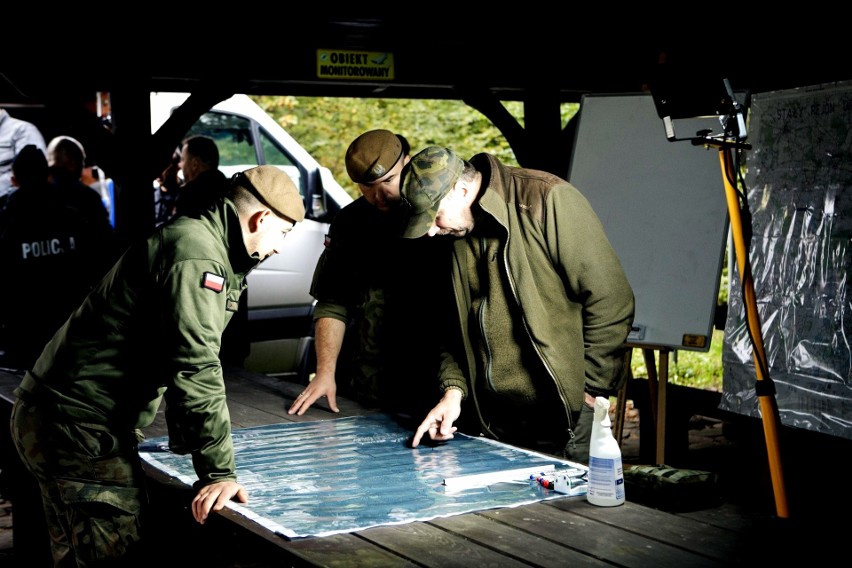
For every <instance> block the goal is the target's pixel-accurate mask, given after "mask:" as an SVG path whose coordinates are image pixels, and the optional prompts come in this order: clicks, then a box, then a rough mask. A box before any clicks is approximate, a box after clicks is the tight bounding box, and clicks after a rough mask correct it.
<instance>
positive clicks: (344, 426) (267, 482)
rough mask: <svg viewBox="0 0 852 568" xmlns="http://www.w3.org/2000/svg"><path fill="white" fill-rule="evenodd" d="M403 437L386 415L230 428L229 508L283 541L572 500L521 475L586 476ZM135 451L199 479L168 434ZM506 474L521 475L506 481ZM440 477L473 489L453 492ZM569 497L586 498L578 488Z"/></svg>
mask: <svg viewBox="0 0 852 568" xmlns="http://www.w3.org/2000/svg"><path fill="white" fill-rule="evenodd" d="M411 435H412V432H411V431H410V430H408V429H406V428H403V427H401V426H400V425H398V424H397V423H396V422H395V421H394V420H393V418H392V417H390V416H386V415H370V416H354V417H349V418H338V419H334V420H322V421H314V422H294V423H287V424H271V425H268V426H259V427H256V428H242V429H235V430H234V431H233V432H232V436H233V440H234V451H235V458H236V463H237V476H238V478H239V482H240V483H241V484H242V485H243V486H244V487H245V488H246V490H247V491H248V493H249V502H248V503H246V504H239V503H235V502H232V503H229V507H231V508H232V509H233V510H234V511H236V512H238V513H240V514H242V515H244V516H245V517H247V518H249V519H251V520H252V521H254V522H257V523H258V524H260V525H262V526H263V527H265V528H267V529H268V530H270V531H272V532H274V533H276V534H280V535H282V536H285V537H288V538H295V537H306V536H328V535H333V534H338V533H345V532H352V531H358V530H362V529H366V528H369V527H375V526H380V525H392V524H403V523H409V522H412V521H427V520H430V519H434V518H439V517H449V516H452V515H459V514H462V513H469V512H473V511H480V510H485V509H494V508H500V507H517V506H520V505H525V504H528V503H534V502H536V501H543V500H548V499H556V498H570V497H569V496H568V495H566V494H564V493H558V492H556V491H553V490H550V489H546V488H545V487H543V486H542V485H541V484H539V483H538V482H536V481H535V480H530V479H529V475H530V474H534V473H535V472H538V471H539V470H541V471H545V470H548V469H550V470H552V469H554V468H555V469H556V470H560V469H562V470H564V469H572V468H580V469H583V470H585V469H586V467H585V466H583V465H580V464H577V463H574V462H569V461H562V460H558V459H556V458H554V457H553V456H548V455H546V454H539V453H536V452H530V451H527V450H524V449H521V448H517V447H514V446H509V445H507V444H503V443H500V442H495V441H493V440H488V439H485V438H476V437H472V436H467V435H464V434H458V433H457V434H456V435H455V438H454V439H453V440H450V441H449V442H446V443H444V444H438V445H434V446H433V445H426V444H422V443H421V444H420V445H419V446H418V447H417V448H411V447H410V446H409V440H410V438H411ZM139 450H140V455H141V456H142V459H143V460H145V461H146V462H147V463H149V464H150V465H151V466H153V467H155V468H157V469H158V470H160V471H162V472H164V473H166V474H167V475H170V476H172V477H174V478H176V479H178V480H180V481H182V482H184V483H186V484H187V485H189V486H191V485H192V484H193V483H194V482H195V481H196V480H197V479H198V478H197V477H196V475H195V472H194V470H193V468H192V460H191V458H190V457H189V456H180V455H176V454H173V453H172V452H170V451H169V449H168V439H167V438H166V437H162V438H152V439H150V440H146V441H145V442H143V443H142V444H140V446H139ZM527 471H529V474H527V473H526V472H527ZM501 472H502V473H503V475H502V476H501ZM505 472H511V473H512V474H514V475H515V476H516V477H517V476H522V477H518V478H517V479H514V478H513V479H511V480H506V479H505ZM518 472H523V473H518ZM467 476H470V477H467ZM445 479H453V480H456V481H458V480H463V479H473V480H479V481H480V483H474V484H470V483H467V484H465V483H456V484H455V485H454V486H455V487H462V489H454V488H453V487H452V485H453V484H448V485H450V486H448V485H445V484H444V480H445ZM471 485H473V486H471ZM576 494H577V495H580V494H585V488H584V486H582V484H581V486H580V487H579V488H578V490H577V492H576Z"/></svg>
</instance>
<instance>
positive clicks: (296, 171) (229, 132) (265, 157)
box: [187, 111, 307, 195]
mask: <svg viewBox="0 0 852 568" xmlns="http://www.w3.org/2000/svg"><path fill="white" fill-rule="evenodd" d="M195 134H201V135H203V136H209V137H210V138H212V139H213V140H214V141H215V142H216V146H217V147H218V148H219V169H220V170H222V173H224V174H225V176H226V177H231V176H232V175H233V174H235V173H236V172H241V171H243V170H247V169H248V168H253V167H254V166H257V165H263V164H268V165H272V166H278V167H279V168H281V169H282V170H284V171H285V172H287V174H288V175H289V176H290V177H291V178H292V180H293V182H294V183H295V184H296V185H297V186H298V187H299V192H300V193H301V194H302V195H305V192H306V191H307V188H306V187H305V184H306V183H307V182H306V180H305V176H304V175H303V173H302V171H301V169H300V168H299V166H298V164H296V163H295V162H294V161H293V160H292V159H290V157H289V156H288V155H287V154H286V153H285V152H284V150H283V149H282V148H281V147H280V146H279V145H278V144H277V143H276V142H275V140H274V139H273V138H272V136H270V135H269V134H268V133H267V132H266V131H264V130H263V129H262V128H258V136H259V138H260V147H261V148H260V150H261V152H260V154H259V153H258V149H257V148H256V147H255V138H254V135H253V133H252V121H251V120H250V119H248V118H245V117H242V116H236V115H233V114H225V113H221V112H216V111H210V112H206V113H204V114H203V115H201V118H199V119H198V121H197V122H196V123H195V124H194V125H193V126H192V128H190V130H189V132H188V133H187V136H190V135H195Z"/></svg>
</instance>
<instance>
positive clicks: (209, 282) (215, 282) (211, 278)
mask: <svg viewBox="0 0 852 568" xmlns="http://www.w3.org/2000/svg"><path fill="white" fill-rule="evenodd" d="M201 287H202V288H207V289H208V290H213V291H214V292H217V293H218V292H221V291H222V290H224V289H225V277H224V276H219V275H218V274H213V273H212V272H205V273H204V278H203V279H202V280H201Z"/></svg>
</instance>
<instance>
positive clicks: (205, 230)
mask: <svg viewBox="0 0 852 568" xmlns="http://www.w3.org/2000/svg"><path fill="white" fill-rule="evenodd" d="M258 262H259V259H258V258H256V257H252V256H250V255H249V254H248V252H247V250H246V247H245V244H244V241H243V237H242V231H241V229H240V223H239V218H238V217H237V213H236V209H235V208H234V205H233V203H232V202H231V201H230V200H229V199H223V200H222V201H220V202H219V203H217V204H216V206H215V208H212V209H210V210H208V211H206V212H204V213H203V214H201V215H200V216H198V217H189V216H182V217H179V218H176V219H175V220H173V221H172V222H170V223H166V224H163V225H161V226H160V227H158V228H157V229H156V230H155V231H154V233H153V234H152V235H151V236H150V237H149V238H148V239H147V240H144V241H142V242H140V243H138V244H136V245H134V246H131V247H130V248H129V249H128V250H127V251H126V252H125V253H124V255H123V256H122V257H121V258H120V259H119V261H118V262H117V263H116V264H115V266H114V267H113V268H112V269H111V270H110V271H109V272H108V273H107V275H106V276H105V277H104V279H103V280H102V281H101V282H100V284H99V285H98V286H97V287H96V288H95V289H94V291H93V292H92V293H91V294H89V296H88V297H87V298H86V300H85V301H84V302H83V304H82V305H81V306H80V307H79V308H78V309H77V310H76V311H75V312H74V313H73V314H72V315H71V317H70V319H68V320H67V321H66V323H65V324H64V325H63V327H62V328H60V329H59V331H58V332H57V333H56V335H55V336H54V337H53V339H52V340H51V341H50V342H49V343H48V344H47V346H46V347H45V349H44V351H43V352H42V355H41V357H40V358H39V359H38V360H37V361H36V363H35V365H34V367H33V370H32V371H31V372H29V373H27V374H26V375H25V377H24V380H23V382H22V384H21V387H20V388H19V389H18V393H19V396H21V397H22V398H23V399H24V400H31V401H35V402H36V403H39V402H43V403H46V404H50V405H51V406H52V407H53V408H55V409H56V411H57V412H58V413H60V414H61V415H64V416H66V417H68V418H70V419H72V420H77V421H86V422H94V423H98V424H106V425H109V426H111V427H112V429H113V430H114V431H117V432H122V431H132V430H133V429H134V428H143V427H145V426H148V425H150V424H151V422H152V421H153V420H154V417H155V415H156V412H157V409H158V408H159V406H160V402H161V399H162V398H163V396H165V400H166V412H165V414H166V421H167V424H168V431H169V445H170V447H171V449H172V450H173V451H175V452H177V453H180V454H187V453H189V454H192V459H193V464H194V467H195V471H196V473H197V474H198V478H199V481H198V483H197V485H199V486H201V485H206V484H209V483H212V482H214V481H220V480H222V479H236V473H235V464H234V452H233V445H232V442H231V425H230V417H229V414H228V407H227V406H226V404H225V384H224V380H223V376H222V367H221V364H220V362H219V347H220V343H221V338H222V332H223V331H224V329H225V325H226V324H227V323H228V321H229V320H230V318H231V316H232V315H233V313H234V312H235V311H236V310H237V307H238V304H239V298H240V295H241V294H242V293H243V291H244V289H245V287H246V275H247V274H248V272H249V271H250V270H251V269H252V268H254V267H255V266H256V265H257V263H258Z"/></svg>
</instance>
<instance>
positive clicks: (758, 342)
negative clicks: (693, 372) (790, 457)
mask: <svg viewBox="0 0 852 568" xmlns="http://www.w3.org/2000/svg"><path fill="white" fill-rule="evenodd" d="M719 160H720V162H721V164H722V179H723V181H724V183H725V196H726V198H727V200H728V214H729V215H730V218H731V232H732V234H733V238H734V248H735V250H736V255H737V268H738V269H739V271H740V277H741V278H742V282H743V299H744V301H745V305H746V311H747V317H746V323H747V325H748V327H749V330H750V331H751V337H752V339H753V344H754V361H755V364H754V367H755V369H756V372H757V380H758V381H763V380H767V379H768V377H765V376H764V374H763V373H764V368H763V365H761V364H760V361H767V359H766V352H765V351H764V348H763V331H762V329H761V326H760V314H759V313H758V311H757V300H756V298H755V295H754V282H753V280H752V277H751V271H750V270H749V271H748V272H746V270H745V267H746V259H747V258H748V256H747V255H748V249H747V248H746V244H745V239H744V237H743V230H742V218H741V216H740V206H739V199H738V196H737V192H736V189H735V188H734V187H733V186H732V185H731V181H730V179H729V177H728V172H731V174H732V175H733V171H732V167H731V157H730V155H729V154H728V152H726V151H725V148H724V147H723V148H721V149H720V150H719ZM766 372H767V373H768V372H769V369H768V362H767V369H766ZM758 401H759V402H760V414H761V418H762V421H763V433H764V436H765V438H766V451H767V454H768V456H769V472H770V475H771V476H772V487H773V490H774V493H775V508H776V512H777V514H778V516H779V517H781V518H784V519H786V518H788V517H789V511H788V509H787V494H786V491H785V489H784V474H783V471H782V468H781V455H780V453H779V450H778V422H779V418H778V404H777V401H776V400H775V395H774V394H772V395H767V394H762V395H758Z"/></svg>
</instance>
